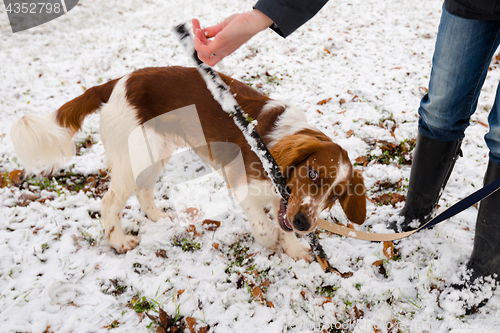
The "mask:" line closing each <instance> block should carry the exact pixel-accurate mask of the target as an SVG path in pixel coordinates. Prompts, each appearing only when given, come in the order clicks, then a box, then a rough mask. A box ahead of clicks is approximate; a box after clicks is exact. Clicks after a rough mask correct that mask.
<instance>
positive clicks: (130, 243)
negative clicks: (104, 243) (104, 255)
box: [108, 233, 141, 254]
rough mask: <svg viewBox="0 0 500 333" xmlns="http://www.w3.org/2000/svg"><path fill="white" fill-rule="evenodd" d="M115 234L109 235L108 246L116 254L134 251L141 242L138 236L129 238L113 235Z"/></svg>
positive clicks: (127, 236)
mask: <svg viewBox="0 0 500 333" xmlns="http://www.w3.org/2000/svg"><path fill="white" fill-rule="evenodd" d="M115 234H116V233H111V235H110V237H109V240H108V242H109V246H111V247H112V248H113V249H115V250H116V252H118V253H120V254H121V253H125V252H127V251H130V250H132V249H134V248H135V247H136V246H137V245H139V243H140V242H141V237H140V236H130V235H123V234H121V235H115Z"/></svg>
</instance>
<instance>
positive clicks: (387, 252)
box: [384, 242, 394, 259]
mask: <svg viewBox="0 0 500 333" xmlns="http://www.w3.org/2000/svg"><path fill="white" fill-rule="evenodd" d="M384 256H386V257H387V259H392V258H394V244H393V243H392V242H384Z"/></svg>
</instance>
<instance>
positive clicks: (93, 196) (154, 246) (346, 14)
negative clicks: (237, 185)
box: [0, 0, 500, 333]
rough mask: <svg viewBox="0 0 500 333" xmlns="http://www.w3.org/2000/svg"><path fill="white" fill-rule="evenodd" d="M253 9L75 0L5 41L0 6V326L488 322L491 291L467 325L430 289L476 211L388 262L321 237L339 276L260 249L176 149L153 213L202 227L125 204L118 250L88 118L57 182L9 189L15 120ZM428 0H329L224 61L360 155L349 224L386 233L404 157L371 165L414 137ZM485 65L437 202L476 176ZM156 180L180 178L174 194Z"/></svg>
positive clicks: (212, 180)
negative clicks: (363, 207) (179, 29)
mask: <svg viewBox="0 0 500 333" xmlns="http://www.w3.org/2000/svg"><path fill="white" fill-rule="evenodd" d="M254 2H255V0H238V1H236V0H218V1H212V0H206V1H193V0H184V1H159V0H157V1H155V0H142V1H137V0H121V1H116V0H114V1H98V0H81V1H80V4H79V5H78V6H77V7H76V8H75V9H73V10H72V11H70V12H69V13H68V14H67V15H64V16H63V17H61V18H59V19H56V20H54V21H52V22H49V23H47V24H45V25H42V26H39V27H36V28H33V29H30V30H28V31H24V32H20V33H16V34H12V33H10V32H9V29H10V28H9V26H8V20H7V15H6V12H5V9H4V7H3V6H0V31H2V34H1V35H0V60H1V65H0V171H1V172H2V174H3V175H5V174H6V173H7V175H8V176H9V177H10V176H11V175H12V176H14V177H13V180H12V182H9V181H7V182H6V181H5V178H6V177H3V178H4V181H3V183H0V184H2V187H1V188H0V327H1V329H0V331H2V332H101V331H102V332H104V331H107V330H113V331H115V332H149V331H156V330H158V331H161V328H160V325H158V324H161V325H163V326H164V327H166V326H169V325H170V326H171V330H172V331H174V330H175V329H176V328H177V329H178V331H179V330H180V331H182V325H185V326H184V327H185V330H186V331H187V332H204V331H206V330H207V329H208V330H209V331H210V332H288V331H290V332H392V333H394V332H449V331H452V332H473V331H474V332H494V331H495V330H496V326H497V323H498V322H499V321H500V311H499V309H500V291H498V290H494V291H493V292H492V293H493V295H492V297H491V299H490V301H489V302H488V303H487V305H486V306H484V307H483V308H481V309H480V311H479V313H476V314H473V315H469V316H464V315H463V310H462V309H461V308H460V307H459V304H458V303H457V302H456V301H455V300H456V295H454V294H452V295H450V296H448V297H445V294H446V293H447V292H448V291H449V289H448V287H449V285H450V284H451V283H453V282H456V281H458V279H459V278H460V274H461V272H463V269H464V265H465V263H466V261H467V259H468V257H469V256H470V252H471V249H472V238H473V235H474V223H475V216H476V214H477V208H476V207H472V208H470V209H468V210H466V211H465V212H463V213H461V214H460V215H458V216H456V217H454V218H452V219H451V220H450V221H448V222H446V223H444V224H442V225H440V226H437V227H435V228H434V229H433V230H427V231H423V232H420V233H418V234H415V235H413V236H412V237H410V238H408V239H405V240H403V241H401V242H399V243H397V244H395V254H394V256H392V258H391V256H390V255H389V256H386V255H385V254H384V244H380V243H368V242H364V241H358V240H352V239H346V238H342V237H339V236H335V235H330V234H327V233H321V234H320V238H321V239H322V240H321V242H322V244H323V247H324V249H325V251H326V253H327V255H328V257H329V258H330V263H331V264H332V266H334V267H336V268H338V269H339V270H340V271H341V272H353V275H352V277H350V278H345V279H344V278H342V277H340V276H338V275H335V274H327V273H323V272H322V271H321V268H320V266H319V265H318V264H317V263H311V264H308V263H306V262H304V261H298V262H294V261H293V260H291V259H290V258H289V257H287V256H286V255H284V254H283V253H281V252H279V253H272V252H270V251H269V250H266V249H263V248H262V247H261V246H259V245H258V244H257V243H256V242H255V241H254V240H253V239H252V237H251V236H250V234H249V226H248V222H247V221H246V217H245V215H244V214H243V212H242V210H241V208H239V207H233V206H232V205H231V203H230V201H229V200H227V192H226V188H225V186H224V183H223V181H222V179H221V178H220V177H219V176H217V175H213V174H210V175H206V176H204V177H198V178H197V177H196V175H197V171H196V170H200V168H201V167H202V164H201V162H200V161H199V160H198V159H197V158H196V156H190V155H186V156H185V158H184V159H183V160H181V159H179V160H177V161H176V163H174V164H173V165H170V166H168V168H167V171H166V173H165V174H164V175H163V176H162V178H161V179H159V181H158V183H157V184H156V190H157V191H156V200H157V202H158V205H159V206H160V207H161V208H164V209H166V210H168V209H172V210H175V211H177V212H184V211H186V209H187V208H193V207H195V208H197V209H199V210H200V212H201V214H202V216H201V217H200V219H206V218H210V219H212V220H216V221H219V222H220V223H221V225H220V226H219V227H218V228H216V227H212V228H210V227H208V226H206V225H205V226H204V225H202V224H201V223H194V226H195V228H193V227H189V222H186V217H187V215H188V214H184V215H183V214H180V216H179V218H177V219H175V220H174V221H170V220H160V221H158V222H156V223H153V222H151V221H150V220H148V219H147V218H146V216H145V215H144V213H142V212H141V211H140V210H139V205H138V202H137V200H136V199H135V197H134V198H131V199H130V200H129V202H128V203H127V207H126V209H125V212H124V217H123V221H124V222H123V223H124V227H125V229H126V230H127V231H128V232H129V233H137V232H138V233H139V234H140V235H141V236H142V242H141V244H140V245H139V246H138V247H137V248H136V249H134V250H133V251H130V252H128V253H127V254H124V255H118V254H116V253H115V252H114V251H113V250H111V249H110V248H109V247H108V245H107V240H106V239H105V237H103V233H104V230H103V226H102V223H101V221H100V220H99V204H100V201H101V198H102V189H103V188H105V187H106V184H107V179H106V178H105V175H106V173H105V171H104V170H105V168H106V163H105V157H104V155H103V153H104V149H103V146H102V143H101V140H100V136H99V132H98V126H99V115H98V114H96V115H93V116H91V117H89V118H87V120H86V122H85V125H84V128H83V130H82V131H81V132H80V133H78V134H77V136H76V141H77V142H78V143H79V145H80V146H81V147H82V149H81V150H80V152H79V154H78V156H75V157H74V158H73V159H72V161H71V162H70V163H68V164H67V165H66V166H65V168H64V170H62V174H59V176H58V178H57V179H56V178H54V179H43V178H28V179H25V180H17V179H16V177H15V176H16V174H17V171H15V170H19V169H22V166H20V165H19V164H18V161H17V159H16V156H15V153H14V149H13V145H12V142H11V141H10V137H9V130H10V127H11V125H12V123H13V122H14V120H15V119H17V118H18V117H20V116H21V115H24V114H29V113H37V114H47V113H49V112H51V111H54V110H56V109H57V108H59V107H60V106H61V105H62V104H63V103H65V102H66V101H68V100H70V99H72V98H74V97H76V96H78V95H80V94H82V93H83V92H84V90H85V89H86V88H89V87H91V86H94V85H98V84H100V83H102V82H106V81H108V80H110V79H114V78H117V77H120V76H122V75H124V74H126V73H129V72H130V71H132V70H134V69H138V68H142V67H148V66H168V65H186V66H190V65H191V63H190V59H189V58H188V57H186V56H185V55H184V53H183V50H182V47H181V46H180V45H179V43H178V42H177V40H176V38H175V36H174V34H173V33H172V31H171V29H172V27H173V26H174V25H176V24H178V23H181V22H187V21H190V19H191V18H192V17H198V18H200V20H201V22H202V24H205V25H211V24H214V23H217V22H219V21H221V20H222V19H223V18H225V17H226V16H228V15H229V14H231V13H234V12H238V11H245V10H248V9H250V8H251V7H252V5H253V4H254ZM441 4H442V3H441V1H439V0H423V1H404V0H372V1H369V2H368V1H363V0H338V1H330V2H329V3H328V4H327V5H326V6H325V8H324V9H323V10H322V11H321V12H320V13H319V14H318V15H317V16H316V17H315V18H314V19H313V20H312V21H311V22H309V23H308V24H306V25H305V26H303V27H302V28H301V29H299V30H298V31H296V32H295V33H294V34H293V35H292V36H290V37H289V38H287V39H286V40H284V39H282V38H280V37H279V36H278V35H276V34H275V33H273V32H272V31H266V32H263V33H261V34H260V35H259V36H256V37H255V38H253V39H252V40H251V41H250V42H249V43H247V44H246V45H245V46H243V47H242V48H241V49H239V50H238V51H237V52H235V53H234V54H233V55H232V56H230V57H228V58H227V59H226V60H225V61H224V64H225V68H224V69H223V70H222V72H224V73H225V74H228V75H230V76H232V77H234V78H236V79H239V80H242V81H244V82H246V83H248V84H249V85H251V86H253V87H256V88H258V89H260V90H261V91H262V92H264V93H266V94H269V96H270V97H272V98H275V99H280V100H286V101H289V102H291V103H293V104H295V105H297V106H299V107H300V108H302V109H303V110H304V111H305V112H306V114H307V116H308V119H309V121H310V122H311V123H312V124H314V125H316V126H317V127H318V128H320V129H321V130H322V131H324V132H325V133H326V134H328V135H329V136H330V137H331V138H332V139H333V140H334V141H335V142H337V143H338V144H340V145H341V146H342V147H343V148H344V149H346V150H347V151H348V152H349V156H350V158H351V160H352V161H353V162H355V161H356V160H357V161H358V162H361V163H362V161H363V160H364V157H366V156H367V157H368V159H369V160H372V161H371V162H369V163H364V164H366V165H365V166H358V167H357V168H359V169H361V170H363V174H364V177H365V183H366V185H367V188H368V190H369V191H368V197H369V198H370V199H371V201H370V202H368V219H367V222H366V223H365V225H364V226H362V227H361V229H362V230H371V231H374V232H387V230H386V229H385V223H386V222H387V221H389V220H390V219H391V217H393V216H394V215H396V214H397V212H398V211H399V210H400V209H401V207H402V204H403V203H402V202H398V201H399V200H394V206H393V205H391V204H386V203H387V202H386V201H387V199H391V196H388V195H389V193H396V194H402V195H404V194H405V188H406V186H407V184H408V180H407V178H408V177H409V165H406V164H404V163H402V164H400V163H399V162H398V157H397V156H396V158H395V160H391V159H390V158H388V159H387V158H386V159H383V158H382V157H381V156H382V155H383V154H384V152H386V151H387V152H389V151H390V149H389V150H388V147H389V148H391V147H392V149H393V150H394V147H396V145H400V143H401V142H405V140H407V141H406V142H407V143H406V144H403V145H402V146H406V147H408V146H409V145H410V143H411V142H412V140H414V139H415V137H416V134H417V113H416V110H417V107H418V103H419V100H420V98H421V97H422V96H423V94H424V93H425V90H426V88H425V87H427V85H428V77H429V73H430V67H431V58H432V52H433V48H434V42H435V38H436V33H437V26H438V22H439V17H440V12H441ZM499 67H500V65H499V63H498V60H497V61H495V60H494V62H493V63H492V64H491V71H490V73H489V76H488V78H487V80H486V83H485V85H484V88H483V91H482V95H481V97H480V101H479V106H478V109H477V112H476V113H475V115H474V116H473V117H472V122H471V126H470V127H469V128H468V130H467V137H466V139H465V141H464V145H463V147H462V149H463V153H464V156H463V158H461V159H459V160H458V162H457V165H456V167H455V171H454V173H453V174H452V176H451V179H450V181H449V184H448V186H447V188H446V190H445V191H444V194H443V196H442V199H441V201H440V210H443V209H444V208H446V207H447V206H449V205H451V204H453V203H455V202H456V201H458V200H460V199H461V198H463V197H465V196H466V195H467V194H470V193H472V192H473V191H475V190H477V189H478V188H480V186H481V184H482V176H483V174H484V171H485V169H486V163H487V148H486V145H485V143H484V140H483V136H484V134H485V133H486V132H487V127H486V126H485V125H486V123H487V120H486V119H487V114H488V110H489V109H491V106H492V104H493V99H494V95H495V90H496V86H497V83H498V80H499V78H500V70H499ZM320 102H321V103H320ZM406 158H408V156H407V157H406ZM404 159H405V158H404V157H403V159H402V160H401V162H404ZM378 161H380V162H383V161H386V162H387V163H388V164H384V163H379V162H378ZM362 164H363V163H362ZM168 174H170V175H171V174H175V175H177V176H176V177H177V180H178V179H183V178H182V177H184V178H185V179H186V181H187V180H189V179H191V181H190V182H189V183H188V184H187V185H186V184H182V183H180V184H179V182H178V181H174V180H173V178H172V177H169V176H168ZM7 178H8V177H7ZM193 179H194V180H193ZM16 184H17V185H16ZM19 184H20V185H19ZM384 194H386V195H385V196H383V195H384ZM396 197H397V196H396V195H393V196H392V198H396ZM379 202H380V203H379ZM188 211H189V210H188ZM191 211H192V210H191ZM203 214H204V215H203ZM332 216H335V218H336V219H337V220H339V221H340V222H342V223H347V220H346V218H345V216H344V215H343V213H342V210H341V209H340V206H338V205H337V206H335V207H334V209H332V211H331V212H330V213H329V212H324V214H323V217H324V218H331V217H332ZM374 263H377V264H379V266H377V265H374ZM160 308H161V309H163V310H164V311H165V312H166V313H167V314H168V315H169V316H172V317H177V318H176V319H178V318H181V317H182V318H183V319H181V320H180V321H179V322H178V323H177V324H175V325H173V326H172V325H171V324H168V325H167V324H165V323H166V321H165V320H163V321H161V320H160V319H157V321H158V324H156V323H153V322H152V320H151V319H150V318H149V317H148V316H146V315H145V313H146V312H147V313H149V315H150V316H151V318H154V316H158V313H157V311H160V310H159V309H160ZM146 310H147V311H146ZM160 317H162V318H163V319H165V317H164V316H163V313H162V316H160ZM193 323H195V324H194V325H193Z"/></svg>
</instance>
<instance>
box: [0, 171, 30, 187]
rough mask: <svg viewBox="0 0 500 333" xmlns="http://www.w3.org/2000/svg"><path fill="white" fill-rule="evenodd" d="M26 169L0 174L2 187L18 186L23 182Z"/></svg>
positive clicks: (0, 185)
mask: <svg viewBox="0 0 500 333" xmlns="http://www.w3.org/2000/svg"><path fill="white" fill-rule="evenodd" d="M23 177H24V170H14V171H11V172H7V171H6V172H4V173H3V174H0V188H2V187H11V186H18V185H20V184H21V183H22V182H23Z"/></svg>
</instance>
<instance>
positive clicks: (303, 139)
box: [271, 134, 322, 177]
mask: <svg viewBox="0 0 500 333" xmlns="http://www.w3.org/2000/svg"><path fill="white" fill-rule="evenodd" d="M321 147H322V143H321V142H320V141H319V140H318V139H316V138H314V137H311V136H309V135H305V134H294V135H287V136H285V137H284V138H282V139H281V140H279V141H278V142H276V143H275V144H274V146H273V147H272V148H271V155H273V157H274V159H275V160H276V163H278V165H279V166H280V168H281V172H283V174H284V176H285V177H288V173H289V171H290V170H289V169H290V168H291V167H293V166H294V165H296V164H298V163H300V162H302V161H303V160H305V159H306V158H307V157H308V156H309V155H311V154H312V153H315V152H316V151H318V150H319V149H320V148H321Z"/></svg>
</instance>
